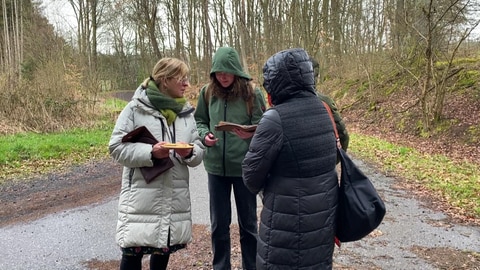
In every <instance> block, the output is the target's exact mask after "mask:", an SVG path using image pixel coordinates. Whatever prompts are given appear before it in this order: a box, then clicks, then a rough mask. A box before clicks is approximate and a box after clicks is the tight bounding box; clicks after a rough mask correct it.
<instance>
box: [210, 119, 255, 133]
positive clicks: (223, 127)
mask: <svg viewBox="0 0 480 270" xmlns="http://www.w3.org/2000/svg"><path fill="white" fill-rule="evenodd" d="M234 128H239V129H242V130H243V131H246V132H254V131H255V130H256V129H257V125H239V124H235V123H231V122H225V121H220V122H218V125H216V126H215V130H217V131H232V130H233V129H234Z"/></svg>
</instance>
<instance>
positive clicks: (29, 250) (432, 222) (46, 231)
mask: <svg viewBox="0 0 480 270" xmlns="http://www.w3.org/2000/svg"><path fill="white" fill-rule="evenodd" d="M355 162H356V163H357V164H359V165H360V166H361V168H363V170H364V171H365V172H366V174H367V175H370V176H371V177H372V181H373V182H374V184H375V186H376V187H377V189H378V190H379V192H380V193H381V194H382V196H383V198H384V199H385V203H386V206H387V214H386V216H385V219H384V222H383V223H382V224H381V225H380V227H379V228H378V230H376V231H374V232H373V233H372V234H371V235H369V236H367V237H366V238H364V239H362V240H361V241H357V242H352V243H343V245H342V247H341V248H337V249H336V251H335V256H334V262H335V269H479V268H478V265H480V263H479V262H480V258H479V253H480V230H479V227H478V226H468V225H462V224H458V223H455V222H453V221H451V219H450V218H449V217H448V216H447V215H445V214H444V213H442V212H440V211H436V210H432V209H430V208H428V207H426V206H425V205H424V203H423V202H422V201H421V200H419V199H418V198H416V197H415V196H414V195H413V194H414V193H412V192H409V191H407V190H403V189H399V188H397V187H396V181H397V180H395V179H393V178H390V177H386V176H384V175H382V174H378V173H376V172H375V171H374V170H373V169H372V168H370V167H368V166H367V165H366V164H364V163H362V162H361V161H358V160H355ZM81 168H83V167H77V168H75V169H74V170H72V171H71V172H69V173H65V174H62V175H59V176H58V177H57V178H58V179H63V181H67V179H70V180H71V179H75V182H74V183H73V182H71V185H70V187H72V189H73V190H74V191H71V193H72V192H74V193H77V194H79V195H82V194H86V196H89V195H88V194H89V193H88V192H86V193H82V187H85V186H86V184H87V183H89V184H88V185H96V183H95V180H92V175H93V176H98V175H102V173H101V172H102V170H103V175H107V174H109V175H117V174H118V173H119V171H120V168H119V167H118V166H115V165H114V164H110V163H106V164H103V165H102V166H96V167H95V168H96V169H97V170H98V171H97V170H93V169H92V168H91V166H90V167H89V169H85V170H82V169H81ZM112 170H113V171H112ZM191 175H192V179H191V195H192V213H193V221H194V223H195V224H205V225H207V224H208V223H209V221H208V191H207V185H206V173H205V171H204V169H203V165H200V166H199V167H197V168H193V169H191ZM67 176H68V177H67ZM47 178H48V179H50V182H51V181H53V179H54V178H55V177H54V176H52V175H50V176H49V177H47ZM110 178H112V177H110ZM95 179H97V180H96V181H100V180H101V181H103V182H102V183H103V184H105V181H107V180H105V179H101V177H96V178H95ZM98 179H100V180H98ZM43 180H44V181H43V183H46V182H48V181H46V180H45V179H43ZM35 181H36V182H35ZM35 181H33V182H32V181H31V182H29V183H30V184H31V185H32V184H33V183H37V184H35V185H34V186H35V187H36V188H35V189H31V190H32V192H34V191H36V190H37V189H38V190H41V188H40V187H39V186H41V184H40V183H42V182H41V178H38V179H36V180H35ZM58 181H60V180H58ZM108 181H110V180H108ZM108 181H107V182H108ZM67 182H68V181H67ZM97 184H98V183H97ZM53 186H58V185H50V188H52V187H53ZM75 186H76V188H74V187H75ZM23 187H24V188H25V185H24V186H23ZM98 187H101V186H98ZM118 188H119V187H115V188H114V189H115V190H114V191H113V192H112V191H111V190H110V189H112V187H111V186H110V185H105V186H104V187H103V188H99V189H97V191H98V193H99V194H102V193H103V194H107V195H108V196H106V197H103V198H102V199H97V202H91V201H90V200H88V198H86V199H85V202H87V203H86V204H83V203H82V201H81V200H79V201H77V203H78V207H72V206H71V204H68V203H66V204H65V205H67V207H66V208H65V209H62V210H59V209H55V210H54V211H53V212H50V213H49V214H46V215H44V216H42V217H38V218H27V219H26V220H25V221H18V218H17V221H16V222H14V223H9V222H7V221H4V222H3V226H2V229H1V230H0V239H2V241H0V250H2V256H1V257H0V269H9V270H10V269H12V270H13V269H22V270H23V269H25V270H27V269H28V270H32V269H39V270H40V269H51V270H55V269H58V270H65V269H69V270H70V269H72V270H73V269H90V268H88V267H87V266H86V264H85V262H87V261H91V260H92V259H96V260H98V261H109V260H118V259H119V257H120V252H119V250H118V248H117V247H116V244H115V241H114V233H115V225H116V208H117V199H118V197H117V195H116V193H117V191H118ZM6 190H8V191H10V192H6ZM13 190H16V192H20V191H22V189H21V188H18V187H17V188H16V189H14V188H12V186H10V187H9V188H8V189H7V188H3V190H2V193H1V197H0V199H1V204H2V205H3V206H4V208H5V207H8V206H10V205H17V206H18V205H21V204H22V200H18V199H17V200H16V202H15V203H11V202H8V200H9V199H10V200H11V199H12V198H13V197H14V196H12V193H14V192H15V191H13ZM22 192H23V196H25V193H26V191H25V189H23V191H22ZM37 192H38V191H37ZM53 193H56V194H61V192H60V191H58V190H57V191H55V192H53ZM7 194H8V195H7ZM42 194H43V193H42ZM112 194H113V195H112ZM59 196H60V197H62V196H61V195H57V196H55V197H59ZM67 197H68V196H67ZM93 197H95V196H93ZM95 198H99V197H98V196H97V197H95ZM38 201H41V200H38ZM45 201H48V200H45ZM58 203H59V204H62V202H58ZM38 204H41V203H37V205H38ZM44 206H45V205H44ZM45 207H47V208H48V206H45ZM260 207H261V204H259V209H260ZM20 208H22V207H20ZM24 212H28V211H24ZM27 216H28V214H27ZM234 220H235V219H234ZM5 224H7V225H5ZM448 266H449V267H448ZM475 267H477V268H475ZM196 269H197V268H196ZM202 269H208V268H202Z"/></svg>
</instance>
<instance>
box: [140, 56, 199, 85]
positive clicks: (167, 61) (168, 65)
mask: <svg viewBox="0 0 480 270" xmlns="http://www.w3.org/2000/svg"><path fill="white" fill-rule="evenodd" d="M189 72H190V68H189V67H188V66H187V64H186V63H185V62H183V61H182V60H180V59H178V58H172V57H165V58H162V59H160V60H159V61H158V62H157V64H155V66H154V67H153V70H152V74H151V75H150V77H148V78H146V79H145V80H144V81H143V83H142V87H143V88H147V86H148V83H149V82H150V80H153V81H154V82H155V84H156V85H157V87H158V88H159V89H160V90H162V81H164V80H167V79H170V78H179V79H181V78H183V77H185V76H187V75H188V73H189Z"/></svg>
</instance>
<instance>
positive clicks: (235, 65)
mask: <svg viewBox="0 0 480 270" xmlns="http://www.w3.org/2000/svg"><path fill="white" fill-rule="evenodd" d="M215 72H226V73H231V74H234V75H236V76H239V77H242V78H245V79H247V80H251V79H252V77H250V75H248V74H247V73H245V72H243V68H242V65H241V64H240V57H239V56H238V52H237V51H236V50H235V49H234V48H230V47H221V48H219V49H218V50H217V52H216V53H215V55H214V56H213V63H212V70H210V76H212V75H213V74H214V73H215Z"/></svg>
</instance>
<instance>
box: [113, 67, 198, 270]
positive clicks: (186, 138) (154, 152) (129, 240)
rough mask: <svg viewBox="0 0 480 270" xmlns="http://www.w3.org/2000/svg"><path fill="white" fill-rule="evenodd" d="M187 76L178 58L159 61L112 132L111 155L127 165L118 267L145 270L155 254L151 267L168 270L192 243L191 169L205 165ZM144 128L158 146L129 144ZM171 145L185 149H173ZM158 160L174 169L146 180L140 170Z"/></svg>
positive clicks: (119, 207) (121, 213)
mask: <svg viewBox="0 0 480 270" xmlns="http://www.w3.org/2000/svg"><path fill="white" fill-rule="evenodd" d="M188 72H189V69H188V66H187V65H186V64H185V63H184V62H183V61H181V60H179V59H175V58H162V59H161V60H160V61H158V63H157V64H156V65H155V67H154V68H153V71H152V75H151V76H150V77H149V78H147V79H146V80H145V81H144V82H143V83H142V85H140V86H139V88H138V89H137V90H136V92H135V94H134V95H133V97H132V100H131V101H130V102H129V103H128V104H127V106H126V107H125V108H124V109H123V110H122V112H121V113H120V115H119V117H118V120H117V122H116V125H115V128H114V130H113V132H112V136H111V138H110V142H109V151H110V154H111V156H112V157H113V158H114V160H115V161H117V162H119V163H120V164H122V165H123V166H124V167H123V176H122V187H121V193H120V198H119V205H118V223H117V234H116V240H117V243H118V245H119V246H120V247H121V249H122V261H121V265H120V269H129V270H134V269H141V261H142V257H143V255H144V254H151V256H150V267H151V269H166V267H167V264H168V259H169V255H170V254H171V253H172V252H175V251H176V250H178V249H181V248H184V247H185V246H186V244H187V243H189V242H190V241H191V240H192V217H191V203H190V191H189V170H188V166H190V167H194V166H197V165H199V164H200V163H201V161H202V159H203V153H204V146H203V144H202V143H201V141H200V137H199V136H198V133H197V129H196V123H195V119H194V117H193V111H194V108H193V107H192V106H191V105H190V103H189V102H187V101H186V99H185V98H184V92H185V90H186V88H187V87H188V86H189V83H188V77H187V75H188ZM142 126H143V127H146V128H147V129H148V131H149V132H150V133H151V134H152V135H153V137H155V139H156V141H158V143H155V144H149V143H143V142H132V141H129V142H125V141H126V140H125V139H124V137H125V135H127V134H128V133H129V132H132V131H134V130H136V129H137V128H140V127H142ZM125 138H126V137H125ZM122 139H123V141H124V142H122ZM172 143H177V146H178V145H183V147H182V148H175V147H176V146H175V145H173V146H172V145H171V144H172ZM167 145H169V146H168V147H167ZM192 146H193V147H192ZM172 148H173V149H172ZM168 159H170V160H171V162H170V160H168ZM158 161H165V163H170V166H172V165H173V167H171V168H170V169H167V170H166V171H164V172H163V173H161V174H160V175H158V176H156V177H154V178H153V179H151V180H150V179H148V178H147V180H148V181H146V178H145V177H144V174H142V168H143V169H145V168H149V167H153V166H154V165H155V164H157V163H158ZM172 162H173V164H172ZM170 166H169V167H170ZM167 168H168V167H167Z"/></svg>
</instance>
